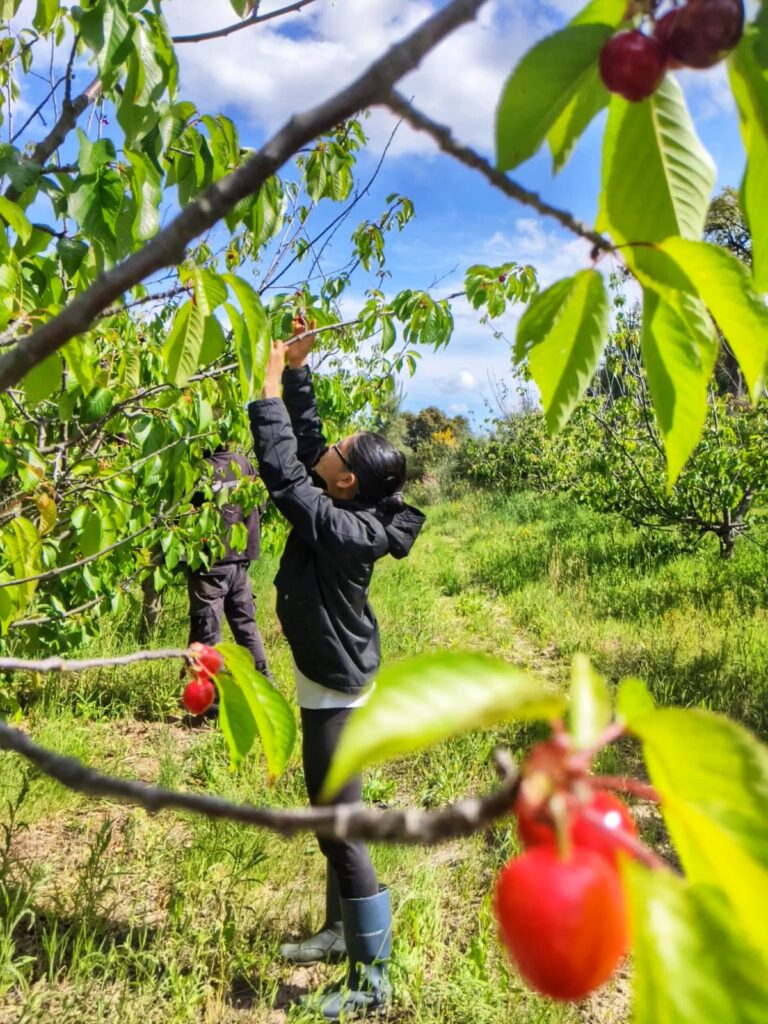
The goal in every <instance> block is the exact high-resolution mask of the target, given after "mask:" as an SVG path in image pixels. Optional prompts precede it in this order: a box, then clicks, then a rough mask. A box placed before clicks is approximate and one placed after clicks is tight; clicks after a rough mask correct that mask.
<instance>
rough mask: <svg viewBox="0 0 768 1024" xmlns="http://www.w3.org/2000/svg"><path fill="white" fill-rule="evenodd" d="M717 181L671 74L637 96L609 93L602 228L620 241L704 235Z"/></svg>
mask: <svg viewBox="0 0 768 1024" xmlns="http://www.w3.org/2000/svg"><path fill="white" fill-rule="evenodd" d="M714 182H715V166H714V163H713V162H712V158H711V156H710V155H709V153H708V152H707V151H706V149H704V147H703V146H702V144H701V142H700V141H699V138H698V136H697V135H696V130H695V128H694V125H693V122H692V120H691V117H690V114H689V113H688V107H687V106H686V103H685V97H684V96H683V92H682V90H681V89H680V86H679V85H678V84H677V82H676V80H675V79H674V77H673V76H672V75H670V74H668V75H667V76H666V78H665V79H664V81H663V82H662V84H661V85H660V86H659V88H658V89H657V90H656V92H655V93H654V94H653V96H652V97H651V98H650V99H647V100H644V101H643V102H642V103H630V102H629V101H627V100H625V99H622V98H621V97H620V96H614V97H613V98H612V99H611V104H610V108H609V112H608V124H607V126H606V130H605V139H604V143H603V171H602V190H601V194H600V212H599V215H598V220H597V227H598V230H599V231H608V232H610V234H611V235H612V236H613V239H614V241H616V242H617V243H620V244H624V243H627V242H661V241H663V240H664V239H665V238H669V237H670V236H671V235H682V236H683V237H684V238H696V239H698V238H701V235H702V233H703V231H704V221H705V219H706V215H707V209H708V207H709V197H710V193H711V191H712V187H713V185H714Z"/></svg>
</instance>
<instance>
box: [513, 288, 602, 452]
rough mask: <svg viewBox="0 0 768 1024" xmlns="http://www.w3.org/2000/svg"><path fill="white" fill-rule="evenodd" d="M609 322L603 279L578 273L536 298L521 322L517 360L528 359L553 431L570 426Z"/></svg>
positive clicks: (595, 366)
mask: <svg viewBox="0 0 768 1024" xmlns="http://www.w3.org/2000/svg"><path fill="white" fill-rule="evenodd" d="M608 317H609V301H608V295H607V293H606V290H605V283H604V281H603V278H602V275H601V274H599V273H598V272H597V271H596V270H580V271H579V272H578V273H577V274H575V275H574V276H573V277H569V278H566V279H564V280H563V281H558V282H557V283H556V284H553V285H552V286H551V287H550V288H548V289H547V290H546V291H544V292H542V293H541V294H539V295H537V296H535V297H534V299H533V300H532V301H531V303H530V305H529V306H528V309H527V310H526V311H525V313H524V314H523V316H522V318H521V320H520V323H519V325H518V329H517V341H516V345H515V360H516V361H517V362H520V361H521V360H522V359H523V358H527V359H528V365H529V366H530V370H531V373H532V375H533V379H534V380H535V381H536V383H537V384H538V386H539V390H540V391H541V399H542V404H543V406H544V414H545V416H546V420H547V425H548V427H549V429H550V430H551V431H553V432H555V431H558V430H560V429H561V427H562V426H563V425H564V424H565V423H566V422H567V421H568V417H569V416H570V415H571V413H572V412H573V409H574V407H575V405H576V403H577V402H578V400H579V399H580V398H581V396H582V395H583V393H584V391H585V390H586V388H587V385H588V384H589V382H590V380H591V379H592V376H593V375H594V372H595V370H596V369H597V365H598V362H599V360H600V353H601V352H602V350H603V346H604V345H605V342H606V340H607V337H608V325H609V324H608Z"/></svg>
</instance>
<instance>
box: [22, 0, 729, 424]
mask: <svg viewBox="0 0 768 1024" xmlns="http://www.w3.org/2000/svg"><path fill="white" fill-rule="evenodd" d="M30 2H31V0H25V4H26V5H28V4H29V3H30ZM285 2H286V0H263V2H262V4H261V8H260V10H261V12H262V13H264V12H267V11H269V10H272V9H275V8H278V7H282V6H284V5H285ZM438 6H441V0H317V2H316V3H314V4H311V5H310V6H309V7H307V8H306V9H305V10H303V11H302V12H300V13H298V14H295V15H292V16H290V17H288V18H282V19H276V20H275V21H273V22H268V23H266V24H265V25H262V26H257V27H254V28H252V29H246V30H244V31H241V32H238V33H235V34H233V35H231V36H229V37H227V38H224V39H221V40H216V41H213V42H207V43H203V44H195V45H185V46H179V47H178V51H177V52H178V54H179V58H180V61H181V93H182V95H183V96H184V97H185V98H190V99H192V100H193V101H195V102H196V103H197V104H198V106H199V107H200V108H201V109H202V110H204V111H207V112H216V111H222V112H224V113H226V114H227V115H229V116H230V117H232V118H233V120H235V122H236V123H237V124H238V127H239V130H240V134H241V139H242V141H243V143H244V144H246V145H253V146H256V145H258V144H259V143H260V142H261V141H263V139H264V138H266V136H267V135H268V134H269V133H270V132H271V131H272V130H274V129H275V128H276V127H278V126H279V125H280V124H281V123H282V122H283V121H284V120H285V118H286V117H287V116H288V115H289V114H290V113H292V112H294V111H297V110H302V109H305V108H307V107H310V106H312V105H314V103H316V102H317V101H318V100H319V99H322V98H323V97H324V96H326V95H330V94H331V93H332V92H335V91H336V90H337V89H339V88H340V87H341V86H343V85H344V84H345V83H346V82H348V81H350V80H351V79H352V78H353V77H354V76H355V74H357V73H359V71H361V70H362V69H363V68H364V67H365V66H367V64H368V63H370V61H371V60H372V59H374V58H375V57H377V56H378V55H379V54H380V53H381V52H382V51H383V50H384V49H385V48H386V47H387V46H388V45H389V44H391V43H392V42H394V41H396V40H397V39H399V38H400V37H401V36H402V35H403V34H404V33H405V32H406V31H407V30H409V29H410V28H412V27H413V26H414V25H415V24H417V23H418V22H419V21H421V20H423V18H424V17H426V16H428V15H429V14H430V13H431V12H432V11H433V10H434V9H435V8H436V7H438ZM581 6H582V3H581V2H579V0H554V2H552V3H543V2H541V0H488V3H487V4H486V5H485V7H484V8H483V10H482V12H481V15H480V17H479V19H478V20H477V22H476V23H475V24H473V25H471V26H468V27H465V28H464V29H462V30H459V31H458V32H457V33H456V34H455V35H454V36H453V37H451V38H450V39H449V40H447V41H446V42H445V43H443V44H442V45H441V46H440V47H439V48H438V49H437V50H436V51H435V52H434V53H433V54H431V55H430V56H429V57H428V58H427V60H426V61H425V62H424V64H423V65H422V67H421V68H420V69H419V70H418V71H417V72H415V73H413V74H412V75H410V76H409V77H408V78H407V79H406V80H404V82H403V83H402V84H401V91H402V92H403V93H405V94H406V95H408V96H413V100H414V103H415V104H416V105H417V106H418V107H420V108H422V109H423V110H424V111H426V112H427V113H429V114H430V115H431V116H433V117H434V118H436V119H437V120H439V121H442V122H444V123H447V124H449V125H450V126H451V127H452V128H453V130H454V133H455V135H456V136H457V138H458V139H460V140H461V141H463V142H467V143H469V144H471V145H472V146H474V147H475V148H477V149H479V150H481V151H482V152H484V153H486V154H487V155H489V156H491V155H492V146H493V113H494V108H495V105H496V101H497V99H498V96H499V93H500V90H501V87H502V85H503V83H504V80H505V78H506V77H507V75H508V74H509V72H510V70H511V69H512V67H513V65H514V63H515V62H516V60H517V59H518V57H519V56H520V55H521V54H522V53H523V52H524V51H525V50H526V49H527V48H528V47H529V46H530V45H531V44H532V43H533V42H534V41H535V40H536V39H538V38H540V37H541V36H542V35H545V34H546V33H547V32H549V31H552V30H553V29H555V28H556V27H558V26H559V25H560V24H562V23H563V22H564V21H565V20H566V19H567V18H568V17H570V16H571V15H572V14H573V13H575V11H576V10H578V9H579V8H580V7H581ZM164 11H165V12H166V17H167V18H168V21H169V23H170V27H171V30H172V32H173V33H174V34H180V33H194V32H199V31H205V30H207V29H212V28H218V27H221V26H223V25H226V24H229V23H230V22H232V21H233V20H235V18H234V17H233V12H232V9H231V7H230V5H229V3H228V2H227V0H166V2H165V3H164ZM87 75H88V71H87V70H86V69H85V68H82V69H81V73H80V74H79V75H78V83H81V82H82V83H83V84H84V83H85V82H86V81H87V78H86V76H87ZM681 80H682V82H683V85H684V87H685V89H686V92H687V94H688V98H689V102H690V104H691V108H692V112H693V114H694V118H695V120H696V123H697V127H698V129H699V132H700V135H701V137H702V140H703V141H704V143H705V145H706V146H707V147H708V148H709V150H710V152H711V153H712V155H713V156H714V158H715V160H716V163H717V165H718V168H719V184H720V185H723V184H734V185H736V184H738V182H739V179H740V176H741V172H742V167H743V159H744V158H743V149H742V146H741V141H740V138H739V134H738V126H737V122H736V114H735V110H734V109H733V106H732V101H731V99H730V95H729V91H728V87H727V79H726V75H725V68H724V67H723V66H720V67H718V68H715V69H713V70H712V71H710V72H696V73H694V72H688V73H685V74H684V75H683V76H682V79H681ZM31 99H32V97H30V100H31ZM393 124H394V122H393V120H392V118H391V116H390V115H389V114H386V113H384V112H375V113H374V114H373V115H372V117H371V118H370V119H369V120H368V121H366V130H367V131H368V132H369V133H370V136H371V148H370V154H369V155H366V156H364V157H363V159H362V162H361V167H360V170H361V175H362V176H363V177H364V176H365V174H366V171H367V170H368V168H370V167H372V166H373V165H374V164H375V162H376V161H377V160H378V157H379V155H380V153H381V150H382V148H383V146H384V144H385V142H386V139H387V138H388V136H389V134H390V132H391V130H392V127H393ZM602 124H603V119H602V118H600V119H598V120H597V122H596V123H595V124H594V125H593V126H592V127H591V129H590V130H589V131H588V132H587V134H586V135H585V137H584V138H583V139H582V140H581V142H580V144H579V147H578V148H577V150H576V153H575V155H574V157H573V158H572V160H571V163H570V164H569V165H568V167H567V168H566V169H565V170H564V171H563V172H562V173H561V174H560V175H559V176H558V177H557V178H553V177H552V175H551V171H550V164H549V161H548V160H547V158H546V155H545V154H542V155H539V156H537V157H535V158H534V159H533V160H531V161H529V163H528V164H527V165H525V166H524V167H522V168H520V169H519V171H518V172H517V173H516V174H515V177H516V178H517V179H518V180H519V181H520V182H521V183H522V184H523V185H525V186H527V187H528V188H531V189H534V190H536V191H539V192H540V193H541V194H542V195H543V196H544V197H545V198H546V199H547V200H549V201H551V202H552V203H554V204H555V205H558V206H563V207H566V208H569V209H570V210H572V212H574V213H576V214H577V215H578V216H580V217H581V218H583V219H584V220H586V221H591V220H592V219H593V218H594V214H595V206H596V198H597V193H598V187H599V178H600V137H601V128H602ZM36 130H37V132H38V133H39V125H38V126H37V127H36ZM391 192H402V193H404V194H406V195H408V196H409V197H410V198H411V199H412V200H413V201H414V203H415V207H416V218H415V220H414V221H412V222H411V224H410V225H409V226H408V228H407V229H406V231H405V232H404V233H403V234H402V235H400V236H394V235H393V236H390V239H389V242H388V247H387V253H388V255H387V268H388V270H389V271H390V273H391V275H392V276H391V280H390V281H389V282H388V283H387V285H386V288H387V291H389V290H390V289H391V290H392V291H395V290H399V289H400V288H405V287H419V288H420V287H428V286H429V285H430V284H431V283H432V282H433V281H434V280H435V279H440V284H439V285H438V286H437V288H436V289H435V293H436V294H447V293H449V292H452V291H456V290H457V289H459V288H460V287H461V281H462V277H463V271H464V270H465V268H466V267H467V266H469V265H470V264H472V263H475V262H483V263H495V262H499V263H500V262H503V261H505V260H516V261H518V262H521V263H533V264H534V266H536V268H537V270H538V271H539V275H540V279H541V281H542V283H544V284H547V283H550V282H551V281H553V280H556V279H557V278H558V277H561V276H564V275H565V274H569V273H573V272H574V271H575V270H576V269H578V268H579V267H582V266H585V265H587V263H588V246H587V245H586V243H583V242H582V241H580V240H579V239H574V238H572V237H570V236H569V235H567V234H566V233H564V232H563V231H562V229H560V228H559V227H558V226H557V225H556V224H554V222H551V221H545V220H542V219H541V218H539V217H538V215H536V214H535V213H534V212H533V211H531V210H528V209H527V208H525V207H521V206H519V205H518V204H516V203H514V202H512V201H510V200H509V199H507V198H506V197H504V196H503V195H501V194H500V193H498V192H497V191H496V190H494V189H493V188H492V187H491V186H490V185H487V184H486V183H485V182H484V180H483V179H482V178H481V177H480V176H479V175H477V174H476V173H473V172H472V171H470V170H468V169H466V168H464V167H461V166H459V165H458V164H456V163H455V162H454V161H452V160H451V159H449V158H447V157H444V156H443V155H441V154H440V153H439V152H438V151H437V150H436V148H435V147H434V146H433V144H432V143H431V142H430V141H429V140H428V139H427V138H426V137H424V136H423V135H418V134H416V133H414V132H412V131H411V130H410V129H408V128H401V129H400V131H399V132H398V134H397V137H396V139H395V142H394V144H393V146H392V148H391V150H390V154H389V156H388V158H387V160H386V162H385V164H384V167H383V169H382V172H381V174H380V175H379V177H378V179H377V181H376V183H375V187H374V189H373V193H372V196H371V201H370V203H369V204H368V206H367V207H366V208H365V209H364V210H362V211H361V214H360V216H359V217H356V216H353V217H352V218H351V225H352V226H353V225H354V224H356V223H357V222H358V220H359V219H360V218H361V217H362V215H363V214H365V215H369V216H373V215H375V214H376V213H377V212H378V211H379V210H381V209H383V207H384V199H385V197H386V196H387V195H388V194H389V193H391ZM355 285H357V282H355ZM364 287H365V283H364V282H362V281H361V282H360V284H359V291H357V292H356V293H355V294H354V295H352V296H350V297H349V299H347V300H346V302H345V306H346V308H348V309H349V310H350V311H352V310H353V309H354V307H355V305H356V303H359V300H360V299H361V297H362V291H363V288H364ZM454 312H455V315H456V332H455V336H454V338H453V340H452V342H451V344H450V345H449V346H448V348H447V349H444V350H441V352H439V353H431V352H427V351H426V350H425V352H424V355H423V359H422V361H421V365H420V367H419V370H418V371H417V373H416V376H415V377H414V378H413V379H411V380H406V381H405V382H404V386H405V394H406V397H405V402H404V404H405V407H406V408H411V409H418V408H421V407H423V406H425V405H429V404H437V405H439V406H440V407H442V408H443V409H445V410H446V411H448V412H452V413H455V412H462V413H468V414H471V415H473V416H474V417H475V419H476V421H478V422H479V421H480V420H482V418H483V417H484V415H485V411H486V410H485V403H486V401H487V400H488V399H489V398H490V394H491V388H490V384H489V375H490V376H493V377H496V378H500V377H506V378H507V379H510V372H509V350H508V347H507V345H506V344H505V343H504V342H503V341H499V340H496V339H494V338H493V336H492V333H491V332H490V331H489V330H488V328H486V327H483V326H482V325H481V324H479V322H478V318H477V316H476V314H474V313H472V312H471V311H470V310H469V309H468V308H467V307H466V305H465V304H463V303H461V302H459V303H457V304H456V306H455V308H454ZM520 312H521V311H520V310H517V311H513V312H511V313H509V314H507V315H506V316H505V317H504V318H502V320H501V321H500V322H497V325H498V326H499V327H500V329H501V330H502V331H503V333H504V334H505V336H506V337H507V338H512V337H514V330H515V324H516V321H517V318H518V317H519V315H520Z"/></svg>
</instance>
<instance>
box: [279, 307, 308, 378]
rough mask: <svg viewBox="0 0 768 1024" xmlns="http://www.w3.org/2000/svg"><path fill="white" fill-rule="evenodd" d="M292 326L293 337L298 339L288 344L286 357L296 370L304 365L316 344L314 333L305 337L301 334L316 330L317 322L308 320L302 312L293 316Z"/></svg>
mask: <svg viewBox="0 0 768 1024" xmlns="http://www.w3.org/2000/svg"><path fill="white" fill-rule="evenodd" d="M292 327H293V337H294V338H298V340H297V341H293V340H291V341H289V342H288V343H287V344H286V349H285V357H286V361H287V363H288V365H289V366H290V367H291V369H293V370H296V369H298V368H299V367H300V366H304V364H305V363H306V361H307V356H308V355H309V353H310V352H311V351H312V346H313V345H314V344H315V335H314V334H308V335H307V336H306V337H305V338H302V337H301V335H302V334H304V332H305V331H314V330H315V327H316V324H315V321H314V320H307V319H306V318H305V317H304V315H303V314H302V313H299V314H298V316H295V317H294V318H293V322H292Z"/></svg>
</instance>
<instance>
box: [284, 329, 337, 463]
mask: <svg viewBox="0 0 768 1024" xmlns="http://www.w3.org/2000/svg"><path fill="white" fill-rule="evenodd" d="M314 326H315V325H314V323H310V324H307V323H306V322H305V321H304V320H303V318H301V317H297V318H296V319H295V320H294V321H293V332H294V337H296V335H299V336H300V335H301V333H302V331H305V330H307V329H309V330H312V329H313V328H314ZM314 341H315V339H314V335H309V336H307V337H306V338H302V337H299V338H298V340H296V341H291V342H289V343H288V344H287V345H286V346H285V359H286V364H287V365H286V367H285V370H284V371H283V376H282V385H283V401H284V402H285V407H286V409H287V410H288V415H289V416H290V418H291V426H292V427H293V433H294V435H295V436H296V452H297V455H298V459H299V461H300V462H301V463H302V464H303V465H304V466H306V468H307V469H310V470H311V469H312V467H313V466H314V465H315V464H316V462H317V460H318V459H319V458H320V456H321V455H322V454H323V452H324V451H325V449H326V447H327V443H326V439H325V436H324V435H323V427H322V424H321V422H320V417H319V416H318V414H317V405H316V403H315V391H314V388H313V386H312V372H311V370H310V369H309V366H307V358H308V356H309V353H310V352H311V350H312V346H313V344H314Z"/></svg>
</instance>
